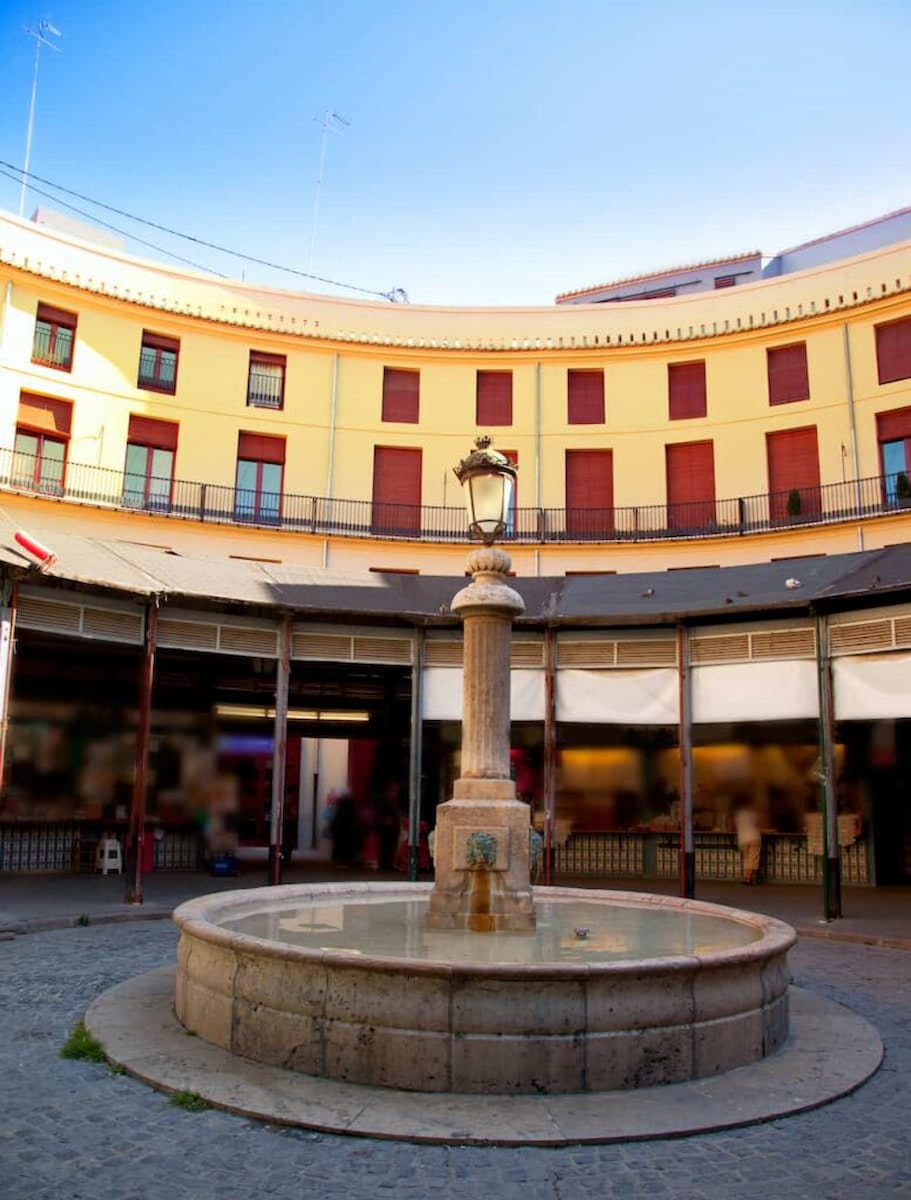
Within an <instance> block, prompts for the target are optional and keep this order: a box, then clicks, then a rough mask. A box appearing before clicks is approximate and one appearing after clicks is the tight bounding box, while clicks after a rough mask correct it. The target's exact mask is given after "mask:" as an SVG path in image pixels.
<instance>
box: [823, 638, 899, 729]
mask: <svg viewBox="0 0 911 1200" xmlns="http://www.w3.org/2000/svg"><path fill="white" fill-rule="evenodd" d="M832 683H833V688H834V692H835V717H836V719H837V720H840V721H869V720H875V719H887V718H889V717H911V654H897V653H893V654H858V655H856V656H855V657H846V658H836V659H833V660H832Z"/></svg>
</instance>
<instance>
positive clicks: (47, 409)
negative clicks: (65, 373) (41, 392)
mask: <svg viewBox="0 0 911 1200" xmlns="http://www.w3.org/2000/svg"><path fill="white" fill-rule="evenodd" d="M72 421H73V406H72V404H71V403H70V402H69V400H57V399H55V398H54V397H53V396H36V395H35V394H34V392H21V393H20V394H19V415H18V417H17V423H18V424H19V425H25V426H28V428H29V429H40V430H42V431H43V432H44V433H51V434H56V435H57V436H58V437H69V433H70V425H71V424H72Z"/></svg>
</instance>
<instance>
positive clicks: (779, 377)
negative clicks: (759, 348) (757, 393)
mask: <svg viewBox="0 0 911 1200" xmlns="http://www.w3.org/2000/svg"><path fill="white" fill-rule="evenodd" d="M766 366H767V368H768V373H769V404H793V403H794V401H795V400H809V398H810V376H809V373H808V370H807V344H806V342H794V343H793V344H792V345H790V346H775V347H773V348H772V349H770V350H767V351H766Z"/></svg>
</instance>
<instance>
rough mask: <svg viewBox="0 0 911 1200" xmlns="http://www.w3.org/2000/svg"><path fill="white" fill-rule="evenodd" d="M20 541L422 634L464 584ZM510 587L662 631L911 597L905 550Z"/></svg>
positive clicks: (70, 562) (170, 597) (64, 575)
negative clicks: (679, 623) (416, 628)
mask: <svg viewBox="0 0 911 1200" xmlns="http://www.w3.org/2000/svg"><path fill="white" fill-rule="evenodd" d="M13 532H14V527H13V525H12V523H11V522H10V521H9V520H8V519H4V518H2V517H0V564H5V565H7V566H8V567H11V568H14V569H15V570H16V572H17V573H23V574H26V573H27V574H29V575H32V576H35V577H37V576H38V574H39V572H38V570H37V568H36V566H35V564H34V563H33V562H32V561H31V560H30V559H29V558H28V556H27V555H26V554H25V553H24V552H22V551H20V550H19V549H18V548H17V546H16V543H15V542H14V541H13V537H12V535H13ZM30 533H32V534H33V536H35V537H37V538H38V539H39V540H40V541H42V542H44V543H45V544H46V545H47V546H48V548H49V549H51V550H52V551H53V552H54V554H55V555H56V558H55V561H54V562H53V563H52V564H51V565H50V566H48V567H46V568H43V569H42V570H41V572H40V575H42V576H43V577H45V578H47V579H48V580H49V581H51V580H53V581H57V582H59V583H60V584H61V585H64V586H65V585H67V584H76V585H82V586H84V587H86V588H92V589H104V590H106V591H115V592H121V593H127V594H129V595H133V596H152V595H155V596H158V597H159V598H160V599H162V600H163V601H164V602H168V601H171V602H173V603H175V604H176V603H179V602H187V601H189V602H191V603H192V602H194V601H195V602H197V603H201V602H207V603H208V604H212V603H214V604H218V605H245V606H249V607H253V608H260V609H269V608H273V609H274V608H278V609H281V610H284V611H291V612H295V613H300V614H306V615H312V616H331V617H335V618H342V619H344V618H348V619H355V618H358V617H360V618H361V619H371V618H377V619H382V620H401V621H403V622H405V623H408V624H426V623H432V622H438V621H439V622H448V621H451V620H454V618H453V617H452V614H451V612H450V609H449V605H450V602H451V600H452V598H453V596H454V595H455V593H456V592H457V591H458V590H459V589H460V588H461V587H464V586H465V583H466V582H467V581H466V579H465V577H464V576H431V575H396V574H393V573H389V574H381V573H374V572H368V571H363V572H360V571H357V572H355V571H334V570H323V569H320V568H314V567H306V566H296V565H294V564H289V563H265V562H255V561H247V560H238V559H226V558H216V557H208V556H202V555H194V556H188V555H185V554H179V553H174V552H172V551H169V550H159V549H155V548H153V547H148V546H140V545H136V544H134V543H130V542H120V541H114V540H110V541H103V540H100V539H97V538H91V537H82V536H77V535H74V534H71V533H68V532H64V531H63V530H61V529H59V528H58V529H54V528H51V527H49V526H47V525H45V526H42V527H38V526H36V527H35V528H34V529H30ZM789 581H790V583H789ZM510 584H511V586H513V587H514V588H515V589H516V591H518V592H519V593H520V595H521V596H522V597H523V599H524V600H525V605H526V611H525V617H524V620H525V621H530V622H534V623H538V624H540V623H542V622H548V623H555V624H577V625H585V624H591V625H602V626H603V625H610V624H637V625H653V624H667V623H669V622H672V621H674V620H676V619H678V618H682V617H699V616H706V617H708V616H713V617H715V616H719V615H728V616H730V615H734V614H743V615H748V614H750V613H756V612H765V611H768V610H780V611H782V612H787V611H788V610H794V609H806V608H807V607H808V606H809V605H810V604H814V603H819V604H823V605H824V604H825V603H826V602H832V601H835V600H838V599H841V598H848V597H851V598H856V597H858V596H862V597H866V596H867V595H869V597H870V599H871V602H873V601H876V602H878V603H882V602H883V593H889V592H896V591H899V592H901V591H911V544H907V545H899V546H893V547H890V548H887V549H884V550H871V551H867V552H864V553H856V554H840V555H829V556H820V557H809V558H805V559H789V560H785V561H782V562H768V563H756V564H753V565H749V566H731V567H694V568H691V569H686V570H673V571H650V572H637V573H630V574H620V575H592V576H584V575H574V576H568V577H565V578H564V577H556V578H542V579H531V578H515V579H511V580H510Z"/></svg>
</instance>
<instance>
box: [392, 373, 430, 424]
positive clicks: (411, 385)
mask: <svg viewBox="0 0 911 1200" xmlns="http://www.w3.org/2000/svg"><path fill="white" fill-rule="evenodd" d="M420 392H421V373H420V371H400V370H397V369H396V368H394V367H384V368H383V420H384V421H408V422H410V423H411V424H415V423H416V422H417V421H418V420H419V419H420V417H419V411H420Z"/></svg>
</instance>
